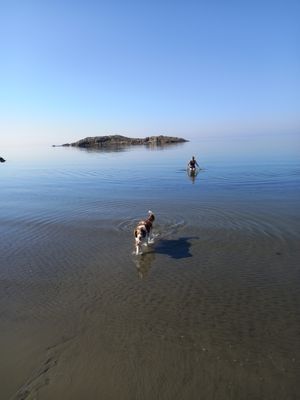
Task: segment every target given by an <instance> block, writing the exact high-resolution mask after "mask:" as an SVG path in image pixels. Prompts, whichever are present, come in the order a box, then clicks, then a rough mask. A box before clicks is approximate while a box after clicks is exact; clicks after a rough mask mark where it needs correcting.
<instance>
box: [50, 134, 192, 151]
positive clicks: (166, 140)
mask: <svg viewBox="0 0 300 400" xmlns="http://www.w3.org/2000/svg"><path fill="white" fill-rule="evenodd" d="M184 142H188V140H186V139H183V138H178V137H174V136H164V135H160V136H148V137H146V138H129V137H126V136H121V135H110V136H94V137H86V138H85V139H81V140H78V141H77V142H74V143H66V144H63V145H62V146H74V147H86V148H99V147H110V146H111V147H116V146H135V145H150V146H151V145H155V146H163V145H168V144H173V143H184ZM54 147H55V145H54Z"/></svg>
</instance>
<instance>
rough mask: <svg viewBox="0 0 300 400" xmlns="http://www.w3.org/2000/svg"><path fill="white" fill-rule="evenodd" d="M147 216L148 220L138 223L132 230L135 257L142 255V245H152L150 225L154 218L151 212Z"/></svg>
mask: <svg viewBox="0 0 300 400" xmlns="http://www.w3.org/2000/svg"><path fill="white" fill-rule="evenodd" d="M148 214H149V215H148V218H147V219H146V220H145V221H140V222H139V223H138V224H137V226H136V228H135V230H134V238H135V254H136V255H139V254H142V251H141V247H142V244H144V245H146V246H147V245H148V244H150V243H153V238H152V225H153V222H154V220H155V216H154V214H153V212H152V211H148Z"/></svg>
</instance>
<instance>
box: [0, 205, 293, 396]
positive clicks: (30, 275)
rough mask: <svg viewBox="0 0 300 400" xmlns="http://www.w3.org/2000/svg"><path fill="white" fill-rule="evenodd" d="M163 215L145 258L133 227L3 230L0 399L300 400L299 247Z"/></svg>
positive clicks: (264, 229)
mask: <svg viewBox="0 0 300 400" xmlns="http://www.w3.org/2000/svg"><path fill="white" fill-rule="evenodd" d="M194 207H198V206H196V205H194ZM203 208H205V207H204V206H203V205H202V209H203ZM156 209H157V210H158V212H157V223H156V225H155V228H154V233H155V234H156V235H157V236H156V240H155V243H154V245H153V246H151V247H150V248H148V249H145V251H144V254H143V255H141V256H139V257H136V256H134V255H133V254H132V250H133V242H132V238H131V235H132V227H133V226H134V223H135V221H134V219H133V218H131V217H127V219H126V218H125V219H122V218H119V219H105V220H103V219H102V220H101V219H97V218H95V219H94V221H91V220H89V221H85V222H84V221H83V220H80V221H76V218H74V221H73V222H68V223H66V222H65V223H62V222H61V221H55V220H51V222H49V220H47V221H46V220H45V221H44V222H41V221H40V220H37V221H34V220H32V221H23V222H18V223H16V226H14V225H13V224H11V223H10V222H7V223H6V225H5V226H2V237H3V240H2V244H1V246H2V253H1V254H2V257H3V259H4V257H5V263H2V269H1V280H0V285H1V292H2V293H4V295H5V296H4V297H3V298H2V302H1V317H0V318H1V327H2V329H1V349H2V354H1V362H0V376H1V380H2V382H1V398H3V399H24V400H25V399H35V398H40V399H43V400H44V399H45V400H48V399H65V400H67V399H72V400H77V399H78V400H79V399H83V398H86V399H96V398H103V399H149V400H150V399H151V400H152V399H164V400H165V399H189V400H191V399H199V398H204V399H280V400H282V399H289V400H290V399H296V398H297V396H298V394H299V388H300V387H299V379H298V377H299V372H300V365H299V350H300V344H299V326H300V324H299V323H300V320H299V306H300V304H299V298H300V296H299V285H298V282H299V268H298V265H297V260H299V256H300V254H299V253H300V251H299V249H298V246H297V244H298V237H297V236H296V235H294V234H292V233H291V232H288V230H286V231H284V228H283V229H280V226H278V222H277V225H276V226H275V225H272V224H269V222H268V219H267V218H266V217H265V219H264V220H263V219H260V218H259V217H258V219H257V221H260V223H259V224H258V223H257V221H256V219H255V218H254V217H253V218H250V216H249V215H247V214H243V213H242V212H241V213H240V214H239V213H237V212H236V211H235V213H236V214H235V215H234V218H229V215H230V212H229V211H228V214H227V217H228V220H232V221H234V222H232V224H231V225H230V224H227V228H226V229H225V227H224V224H223V223H222V224H221V223H220V224H219V225H218V224H217V222H216V221H218V219H216V217H214V218H213V219H212V218H211V215H212V213H211V212H209V209H211V208H207V210H205V209H204V210H202V212H201V208H200V207H199V209H198V212H197V213H195V210H193V205H191V206H190V207H189V211H186V212H185V213H181V215H180V214H179V211H180V209H176V207H173V208H170V204H166V205H165V206H161V208H160V209H159V208H158V204H157V207H156ZM232 212H233V210H232ZM213 213H214V215H215V216H216V215H218V208H217V207H215V208H214V209H213ZM219 215H220V217H219V218H222V220H223V219H224V218H225V217H226V213H225V212H224V209H223V210H222V212H220V213H219ZM225 219H226V218H225ZM199 221H201V224H200V223H199ZM242 222H243V224H242ZM222 225H223V226H222ZM286 226H288V224H287V225H286ZM14 228H16V229H17V230H18V239H19V240H18V242H14V243H12V242H11V239H12V238H13V237H14V235H15V233H14ZM4 232H5V233H4ZM29 232H31V235H28V233H29Z"/></svg>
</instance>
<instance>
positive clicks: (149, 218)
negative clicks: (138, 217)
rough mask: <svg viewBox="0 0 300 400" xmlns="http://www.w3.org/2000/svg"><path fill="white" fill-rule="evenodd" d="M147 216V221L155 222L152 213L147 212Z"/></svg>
mask: <svg viewBox="0 0 300 400" xmlns="http://www.w3.org/2000/svg"><path fill="white" fill-rule="evenodd" d="M148 214H149V216H148V218H147V220H148V221H150V222H153V221H154V220H155V216H154V214H153V212H152V211H150V210H149V211H148Z"/></svg>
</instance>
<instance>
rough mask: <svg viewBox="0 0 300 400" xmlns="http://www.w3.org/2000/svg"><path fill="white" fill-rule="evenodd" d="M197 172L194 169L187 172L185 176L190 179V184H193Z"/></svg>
mask: <svg viewBox="0 0 300 400" xmlns="http://www.w3.org/2000/svg"><path fill="white" fill-rule="evenodd" d="M198 172H199V170H198V169H194V170H190V169H188V170H187V174H188V176H189V178H190V180H191V181H192V183H195V180H196V177H197V175H198Z"/></svg>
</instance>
